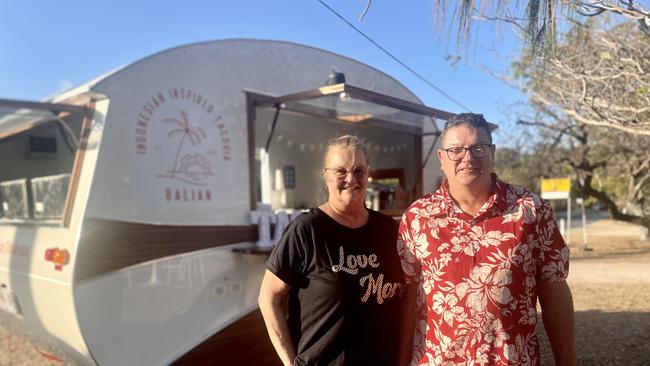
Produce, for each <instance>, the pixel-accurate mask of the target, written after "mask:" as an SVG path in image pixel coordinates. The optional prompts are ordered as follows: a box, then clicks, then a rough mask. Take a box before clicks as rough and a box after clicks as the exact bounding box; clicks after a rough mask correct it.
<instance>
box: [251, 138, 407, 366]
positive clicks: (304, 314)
mask: <svg viewBox="0 0 650 366" xmlns="http://www.w3.org/2000/svg"><path fill="white" fill-rule="evenodd" d="M323 178H324V180H325V184H326V185H327V190H328V200H327V202H325V203H323V204H322V205H320V206H319V207H318V208H313V209H311V210H310V211H309V212H307V213H304V214H302V215H300V216H299V217H298V218H296V219H295V220H294V221H293V222H292V223H291V224H290V225H289V227H288V228H287V230H286V231H285V233H284V235H283V236H282V239H281V240H280V242H279V243H278V244H277V245H276V247H275V248H274V250H273V252H272V253H271V256H270V257H269V259H268V261H267V270H266V273H265V275H264V280H263V281H262V287H261V289H260V296H259V305H260V310H261V311H262V315H263V316H264V321H265V323H266V327H267V330H268V332H269V336H270V337H271V342H272V343H273V346H274V347H275V350H276V351H277V353H278V355H279V356H280V359H281V360H282V362H283V364H284V365H391V366H392V365H395V364H396V363H397V358H396V357H397V356H396V353H397V343H398V342H397V339H398V327H399V320H400V319H399V314H400V309H399V306H400V303H401V301H400V299H399V297H400V296H399V295H400V289H401V287H402V282H403V273H402V270H401V267H400V262H399V259H398V257H397V251H396V245H395V243H396V238H397V225H396V223H395V222H394V221H393V219H391V218H389V217H386V216H384V215H382V214H380V213H378V212H375V211H372V210H369V209H367V208H365V206H364V202H365V192H366V186H367V184H368V157H367V155H366V152H365V149H364V147H363V145H362V143H361V141H360V139H359V138H357V137H355V136H342V137H339V138H337V139H334V140H332V141H331V142H330V143H329V145H328V147H327V150H326V152H325V156H324V158H323Z"/></svg>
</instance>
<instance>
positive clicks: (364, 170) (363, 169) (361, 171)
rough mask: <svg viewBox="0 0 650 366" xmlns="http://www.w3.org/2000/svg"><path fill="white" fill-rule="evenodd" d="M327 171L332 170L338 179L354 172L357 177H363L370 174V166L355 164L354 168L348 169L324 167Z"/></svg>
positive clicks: (353, 174)
mask: <svg viewBox="0 0 650 366" xmlns="http://www.w3.org/2000/svg"><path fill="white" fill-rule="evenodd" d="M323 170H325V171H328V170H329V171H331V172H332V173H333V174H334V176H335V177H336V179H345V178H346V177H347V176H348V174H352V176H353V177H354V178H355V179H363V178H365V177H366V175H368V166H367V165H365V166H364V165H361V166H355V167H354V168H352V169H350V170H348V169H345V168H323Z"/></svg>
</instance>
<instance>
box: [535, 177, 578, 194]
mask: <svg viewBox="0 0 650 366" xmlns="http://www.w3.org/2000/svg"><path fill="white" fill-rule="evenodd" d="M569 191H571V178H550V179H542V192H569Z"/></svg>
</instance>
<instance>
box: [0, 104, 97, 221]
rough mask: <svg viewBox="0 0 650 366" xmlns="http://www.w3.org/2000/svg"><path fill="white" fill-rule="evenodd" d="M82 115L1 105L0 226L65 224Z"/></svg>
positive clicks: (74, 110)
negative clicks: (7, 222)
mask: <svg viewBox="0 0 650 366" xmlns="http://www.w3.org/2000/svg"><path fill="white" fill-rule="evenodd" d="M22 103H24V106H25V107H24V108H23V104H22ZM83 111H84V109H83V108H80V107H76V106H67V105H60V104H56V105H55V104H50V103H32V102H18V101H7V100H0V221H17V222H34V221H39V222H43V221H45V222H60V221H61V220H62V219H63V217H64V210H65V203H66V198H67V195H68V190H69V186H70V180H71V179H70V178H71V174H72V170H73V166H74V161H75V156H76V154H77V149H78V145H79V137H80V132H81V125H82V122H83V118H84V113H83Z"/></svg>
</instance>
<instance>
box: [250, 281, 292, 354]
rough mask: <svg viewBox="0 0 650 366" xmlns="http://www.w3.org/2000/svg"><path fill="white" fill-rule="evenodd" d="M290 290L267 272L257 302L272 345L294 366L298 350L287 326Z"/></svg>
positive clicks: (289, 287)
mask: <svg viewBox="0 0 650 366" xmlns="http://www.w3.org/2000/svg"><path fill="white" fill-rule="evenodd" d="M289 290H291V286H289V285H287V284H286V283H285V282H284V281H282V280H281V279H280V278H278V277H277V276H276V275H275V274H273V273H272V272H271V271H269V270H266V273H264V279H263V280H262V287H261V288H260V296H259V298H258V300H257V301H258V303H259V305H260V311H261V312H262V316H263V317H264V323H265V324H266V330H267V331H268V332H269V337H270V338H271V343H273V347H274V348H275V351H276V352H277V353H278V356H280V359H281V360H282V363H283V364H284V365H286V366H289V365H293V360H294V358H296V350H295V349H294V347H293V343H292V342H291V335H290V334H289V325H288V324H287V311H288V298H289Z"/></svg>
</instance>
